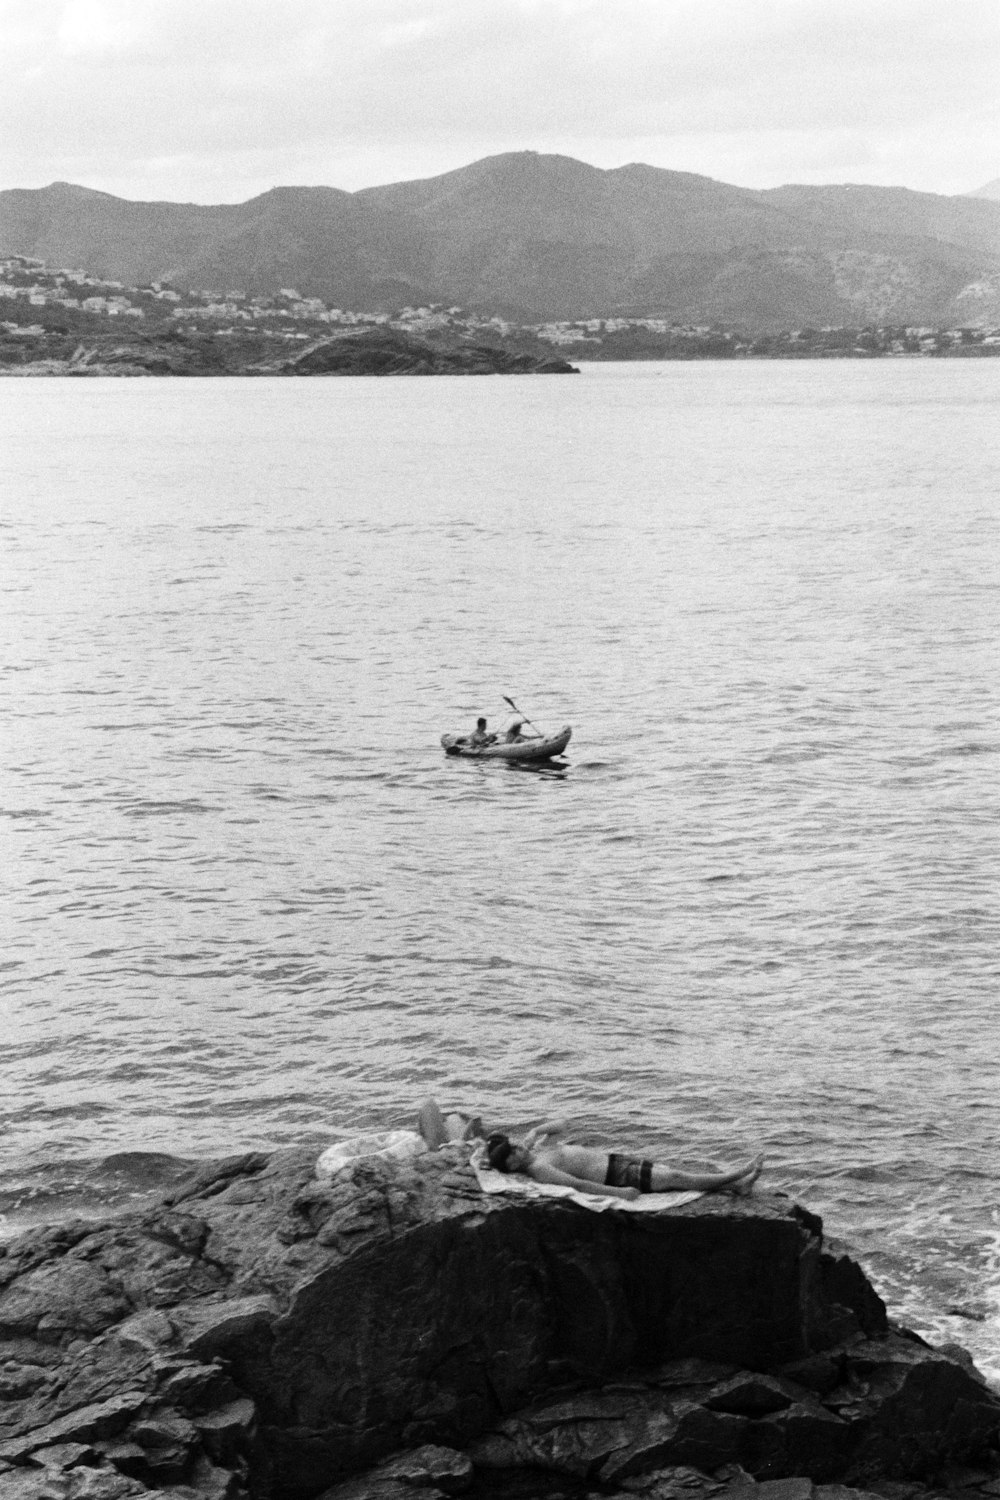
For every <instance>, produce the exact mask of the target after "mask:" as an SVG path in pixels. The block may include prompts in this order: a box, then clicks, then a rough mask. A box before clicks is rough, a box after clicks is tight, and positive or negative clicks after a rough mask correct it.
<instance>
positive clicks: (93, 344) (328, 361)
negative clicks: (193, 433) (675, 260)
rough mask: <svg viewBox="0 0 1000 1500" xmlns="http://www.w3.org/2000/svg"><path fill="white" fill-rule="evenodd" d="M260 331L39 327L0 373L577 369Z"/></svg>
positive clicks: (399, 335) (1, 361)
mask: <svg viewBox="0 0 1000 1500" xmlns="http://www.w3.org/2000/svg"><path fill="white" fill-rule="evenodd" d="M292 349H293V351H294V352H290V350H289V345H288V343H287V342H285V341H282V342H281V343H280V344H279V345H278V346H277V348H276V347H275V343H274V341H269V340H267V339H266V338H263V337H260V336H253V335H243V336H234V337H231V338H228V337H227V338H220V337H218V336H216V335H213V334H211V333H191V332H187V331H180V330H172V329H168V330H165V331H163V332H160V333H149V334H145V333H129V334H128V335H127V336H126V335H124V334H122V333H121V332H118V333H101V334H98V335H95V336H93V337H90V338H87V339H84V340H81V339H79V338H75V337H70V336H67V335H63V334H54V333H39V334H38V335H37V336H35V337H33V338H30V339H24V338H18V339H17V340H14V339H12V338H8V340H7V341H6V344H5V345H3V346H2V347H0V375H15V376H33V375H71V376H90V377H94V376H107V375H113V376H144V375H146V376H148V375H185V376H199V375H201V376H204V375H209V376H213V375H246V376H253V375H257V376H261V375H297V376H319V375H326V376H333V375H574V374H576V373H577V371H576V369H575V368H574V366H573V365H571V364H570V363H569V362H568V361H567V360H565V359H561V358H560V357H559V356H557V355H538V354H531V353H525V352H521V351H518V350H513V349H506V348H502V347H500V346H499V345H497V344H489V343H476V342H474V341H472V340H467V339H430V338H417V337H415V336H414V335H413V334H408V333H403V332H400V331H399V330H398V329H392V328H382V327H376V328H362V329H348V330H346V331H344V332H341V333H338V334H335V335H333V336H331V337H329V338H320V339H314V340H313V341H311V342H309V343H307V344H305V345H304V346H303V345H299V346H294V345H293V346H292Z"/></svg>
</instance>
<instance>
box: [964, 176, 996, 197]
mask: <svg viewBox="0 0 1000 1500" xmlns="http://www.w3.org/2000/svg"><path fill="white" fill-rule="evenodd" d="M966 196H967V197H969V198H992V199H993V200H994V201H995V202H1000V177H994V179H993V181H992V182H984V183H983V186H982V187H981V188H976V190H975V192H973V193H967V194H966Z"/></svg>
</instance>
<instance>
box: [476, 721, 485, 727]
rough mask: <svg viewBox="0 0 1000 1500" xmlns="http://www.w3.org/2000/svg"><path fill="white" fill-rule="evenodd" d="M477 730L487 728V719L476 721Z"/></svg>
mask: <svg viewBox="0 0 1000 1500" xmlns="http://www.w3.org/2000/svg"><path fill="white" fill-rule="evenodd" d="M476 728H477V729H485V728H486V720H485V719H477V720H476Z"/></svg>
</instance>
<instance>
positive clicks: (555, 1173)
mask: <svg viewBox="0 0 1000 1500" xmlns="http://www.w3.org/2000/svg"><path fill="white" fill-rule="evenodd" d="M528 1176H529V1177H533V1178H534V1180H535V1181H536V1182H554V1183H557V1184H558V1185H559V1186H560V1187H569V1188H575V1189H576V1191H577V1192H578V1193H597V1194H598V1196H599V1197H601V1198H624V1199H625V1201H626V1202H628V1203H631V1201H632V1199H633V1198H638V1196H639V1192H638V1189H637V1188H629V1187H626V1188H616V1187H607V1186H606V1185H605V1184H604V1183H603V1182H588V1181H587V1180H586V1179H585V1178H583V1177H571V1176H570V1174H569V1173H568V1172H561V1171H560V1170H559V1168H558V1167H550V1166H549V1165H548V1163H547V1162H532V1163H531V1166H530V1167H529V1168H528Z"/></svg>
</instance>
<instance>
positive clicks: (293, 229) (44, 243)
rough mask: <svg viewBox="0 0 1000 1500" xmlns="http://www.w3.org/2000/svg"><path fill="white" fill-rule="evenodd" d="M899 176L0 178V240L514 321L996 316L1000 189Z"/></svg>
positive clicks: (466, 170)
mask: <svg viewBox="0 0 1000 1500" xmlns="http://www.w3.org/2000/svg"><path fill="white" fill-rule="evenodd" d="M995 186H996V185H995V184H988V185H987V186H986V187H985V188H983V189H980V191H979V193H978V194H969V195H965V196H961V197H944V196H940V195H937V194H933V193H917V192H912V191H910V190H909V189H906V188H889V187H871V186H863V185H843V186H826V187H824V186H820V187H811V186H788V187H780V188H771V189H766V190H762V191H757V190H752V189H749V188H741V187H734V186H731V185H729V184H727V183H723V182H717V181H715V180H714V179H712V178H709V177H702V176H697V175H695V174H693V173H689V172H672V171H667V170H665V169H662V168H657V167H649V166H643V165H641V164H638V163H637V164H633V165H630V166H625V167H617V168H614V169H612V170H601V169H599V168H597V167H592V166H588V165H587V164H586V163H584V162H579V161H575V160H573V159H572V158H570V157H565V156H550V155H541V154H538V153H536V152H532V151H524V152H514V153H508V154H505V155H502V156H493V157H487V158H485V159H484V160H482V161H477V162H474V163H472V164H471V165H470V166H467V167H462V168H459V169H458V170H456V171H453V172H446V173H444V174H443V175H442V176H438V177H431V178H427V179H423V180H419V181H414V182H400V183H393V184H390V185H388V186H383V187H372V188H365V189H362V190H361V191H359V192H355V193H347V192H342V191H340V190H339V189H337V188H332V187H278V188H274V189H272V190H271V191H269V192H266V193H262V194H261V195H260V196H259V197H256V198H252V199H250V200H249V201H248V202H246V203H239V204H221V205H199V204H184V203H168V202H163V203H141V202H132V201H130V200H127V199H122V198H116V197H113V196H112V195H110V194H108V193H102V192H96V191H94V190H92V189H89V188H83V187H76V186H73V185H72V184H70V183H59V182H57V183H53V184H52V185H51V186H49V187H45V188H38V189H11V190H8V191H5V192H0V256H2V255H12V254H22V255H29V256H35V257H38V258H40V259H42V260H44V261H46V262H47V263H48V264H49V265H52V266H66V267H72V268H78V269H82V270H84V271H86V272H88V274H91V275H94V276H99V277H105V278H111V279H114V280H117V281H121V282H123V283H125V284H126V285H141V284H144V283H148V282H150V281H161V282H163V281H165V282H169V283H171V284H173V285H175V286H177V287H179V288H181V289H183V290H187V289H191V288H211V287H215V288H218V289H219V290H220V291H222V292H225V291H227V290H229V289H239V290H240V291H242V292H244V293H246V294H247V295H249V296H256V295H269V294H273V293H275V292H276V291H278V290H279V289H280V288H282V287H292V288H295V289H296V290H297V291H298V292H299V293H301V295H302V296H304V297H321V298H323V300H324V301H325V302H326V303H328V304H329V305H331V306H338V307H341V308H345V309H348V308H349V309H354V310H357V311H391V310H392V309H394V308H397V307H400V306H404V305H422V304H425V303H436V304H444V305H459V306H461V307H463V308H466V309H468V310H470V311H477V312H484V313H496V314H498V315H500V316H503V317H508V318H512V319H515V320H517V321H520V322H541V321H546V320H559V319H580V318H593V317H603V318H608V317H632V318H639V317H655V318H664V319H668V320H670V321H671V322H675V323H695V324H704V323H716V324H720V325H723V326H726V327H730V328H737V329H744V330H747V331H755V330H761V331H765V330H775V329H780V328H789V327H796V326H802V325H806V324H810V325H818V326H822V325H830V324H833V325H850V326H856V325H858V324H863V323H881V324H885V323H910V324H914V323H916V324H926V325H932V326H937V327H942V326H954V325H961V326H970V327H983V326H986V325H987V324H988V325H990V326H994V325H996V324H998V323H1000V201H998V200H997V199H996V198H995V196H994V194H993V189H994V188H995Z"/></svg>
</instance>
